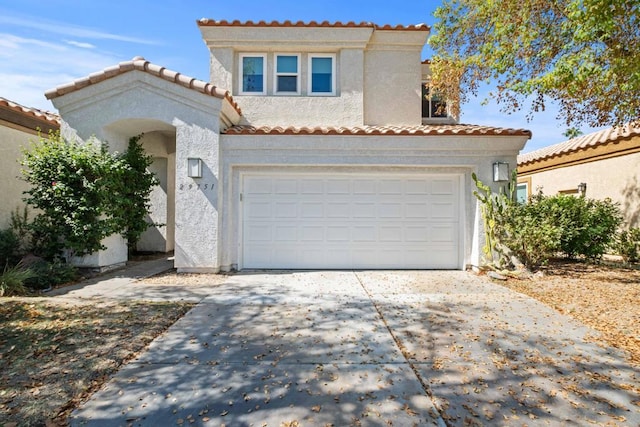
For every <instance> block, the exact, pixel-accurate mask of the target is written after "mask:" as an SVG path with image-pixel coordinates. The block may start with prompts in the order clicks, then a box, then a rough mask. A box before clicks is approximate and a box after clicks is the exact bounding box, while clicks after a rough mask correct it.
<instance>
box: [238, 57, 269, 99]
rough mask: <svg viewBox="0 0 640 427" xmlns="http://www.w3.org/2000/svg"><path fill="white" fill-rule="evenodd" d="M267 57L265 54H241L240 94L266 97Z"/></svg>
mask: <svg viewBox="0 0 640 427" xmlns="http://www.w3.org/2000/svg"><path fill="white" fill-rule="evenodd" d="M266 65H267V56H266V55H264V54H250V53H245V54H240V75H241V76H242V81H241V82H240V93H241V94H243V95H264V94H266V93H267V85H266V79H265V77H266V73H265V71H266Z"/></svg>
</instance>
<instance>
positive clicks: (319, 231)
mask: <svg viewBox="0 0 640 427" xmlns="http://www.w3.org/2000/svg"><path fill="white" fill-rule="evenodd" d="M300 236H301V237H302V238H301V239H300V240H302V241H303V242H324V227H321V226H310V225H302V226H301V227H300Z"/></svg>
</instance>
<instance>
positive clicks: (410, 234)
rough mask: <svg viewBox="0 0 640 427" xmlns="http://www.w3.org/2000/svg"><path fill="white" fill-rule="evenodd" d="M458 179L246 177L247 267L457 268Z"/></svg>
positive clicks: (244, 252)
mask: <svg viewBox="0 0 640 427" xmlns="http://www.w3.org/2000/svg"><path fill="white" fill-rule="evenodd" d="M459 191H460V188H459V177H457V176H451V177H449V176H428V175H421V176H405V177H403V176H391V177H384V176H382V177H377V176H365V175H364V174H363V175H360V176H358V175H357V174H356V175H351V176H340V177H336V176H330V175H320V174H318V175H311V174H307V175H302V174H301V175H286V176H275V175H274V176H271V175H269V176H263V175H260V176H258V175H255V176H254V175H248V176H244V177H243V195H244V197H243V199H244V200H243V202H244V203H243V205H242V206H243V212H242V216H243V217H242V224H243V225H242V233H243V234H242V235H243V237H242V257H243V259H242V267H243V268H317V269H321V268H356V269H360V268H378V269H379V268H416V269H417V268H459V266H460V264H461V263H460V233H459V228H460V224H459V222H460V220H459V216H460V215H459V206H460V202H459Z"/></svg>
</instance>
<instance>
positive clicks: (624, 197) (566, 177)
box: [520, 153, 640, 227]
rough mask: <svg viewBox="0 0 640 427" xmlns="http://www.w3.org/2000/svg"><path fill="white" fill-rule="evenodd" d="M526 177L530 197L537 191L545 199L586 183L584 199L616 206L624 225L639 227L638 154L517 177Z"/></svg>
mask: <svg viewBox="0 0 640 427" xmlns="http://www.w3.org/2000/svg"><path fill="white" fill-rule="evenodd" d="M526 177H530V178H531V192H532V193H535V192H536V191H537V189H538V188H540V189H542V192H543V193H544V194H547V195H554V194H557V193H558V192H560V191H565V190H572V189H576V188H577V187H578V184H580V183H586V184H587V191H586V194H585V195H586V197H589V198H592V199H600V200H603V199H605V198H610V199H611V200H612V201H614V202H617V203H620V208H621V209H622V212H623V215H624V220H625V223H626V225H627V226H630V227H640V153H633V154H627V155H623V156H618V157H613V158H609V159H604V160H598V161H592V162H587V163H581V164H577V165H574V166H566V167H561V168H557V169H552V170H548V171H544V172H538V173H533V174H522V175H521V176H520V178H526Z"/></svg>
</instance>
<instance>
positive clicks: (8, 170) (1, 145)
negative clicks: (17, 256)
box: [0, 120, 38, 229]
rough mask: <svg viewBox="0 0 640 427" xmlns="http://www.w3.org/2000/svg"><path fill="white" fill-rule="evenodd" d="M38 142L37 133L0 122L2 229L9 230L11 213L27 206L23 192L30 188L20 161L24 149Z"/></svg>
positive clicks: (0, 222)
mask: <svg viewBox="0 0 640 427" xmlns="http://www.w3.org/2000/svg"><path fill="white" fill-rule="evenodd" d="M37 140H38V136H37V135H35V132H29V131H28V130H26V129H18V128H14V127H13V125H12V124H10V123H5V122H3V121H1V120H0V194H2V202H1V203H0V229H5V228H8V227H9V224H10V221H11V213H12V212H15V210H16V208H19V209H20V211H22V208H23V207H24V206H25V203H24V202H23V201H22V198H23V197H24V195H23V192H24V191H27V190H28V189H29V188H30V187H29V185H28V184H27V183H26V182H25V181H24V180H22V178H21V176H22V174H21V172H20V171H21V170H22V166H21V165H20V159H22V157H23V154H22V148H23V147H28V146H29V145H30V143H31V142H32V141H37Z"/></svg>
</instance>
